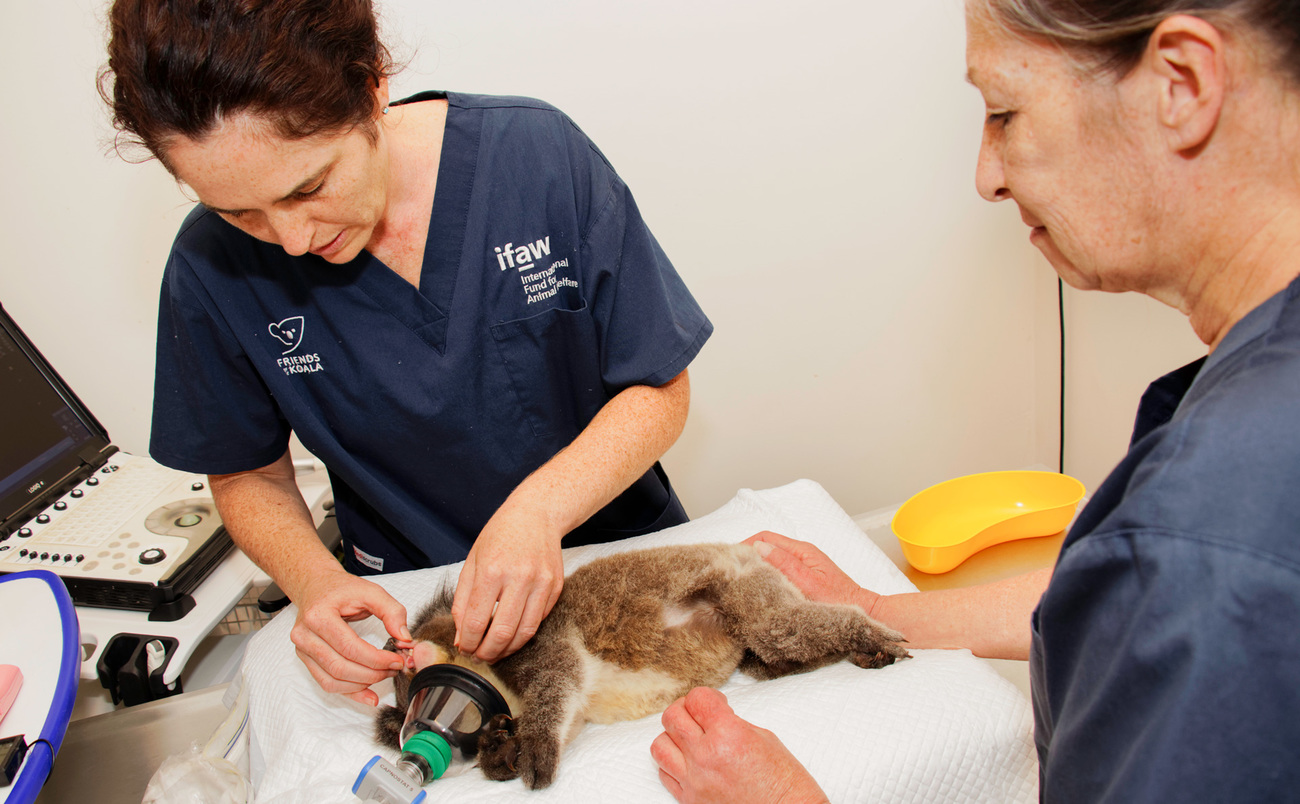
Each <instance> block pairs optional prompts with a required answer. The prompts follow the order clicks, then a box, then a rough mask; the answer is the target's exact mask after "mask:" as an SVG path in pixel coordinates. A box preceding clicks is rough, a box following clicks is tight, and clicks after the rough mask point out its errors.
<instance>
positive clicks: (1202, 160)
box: [652, 0, 1300, 804]
mask: <svg viewBox="0 0 1300 804" xmlns="http://www.w3.org/2000/svg"><path fill="white" fill-rule="evenodd" d="M967 63H968V66H969V78H970V80H971V82H972V83H973V84H974V85H975V86H976V87H977V88H978V89H979V90H980V92H981V93H982V95H983V96H984V100H985V103H986V105H987V108H988V116H987V119H986V120H985V123H984V137H983V144H982V147H981V149H980V158H979V165H978V169H977V172H976V184H977V186H978V189H979V192H980V194H981V195H982V196H984V198H986V199H988V200H990V201H1003V200H1008V199H1009V200H1013V201H1015V202H1016V205H1017V206H1018V207H1019V210H1020V215H1021V218H1023V220H1024V221H1025V223H1026V224H1027V225H1028V226H1029V227H1030V228H1031V230H1032V231H1031V233H1030V240H1031V241H1032V242H1033V243H1034V244H1035V245H1036V246H1037V247H1038V248H1039V249H1040V250H1041V251H1042V252H1043V254H1044V256H1046V257H1047V259H1048V261H1049V262H1050V263H1051V265H1052V267H1053V268H1054V269H1055V270H1056V271H1057V273H1058V274H1060V276H1061V277H1062V278H1064V280H1065V281H1066V282H1068V283H1070V285H1071V286H1073V287H1076V288H1086V289H1098V290H1107V291H1114V292H1118V291H1137V292H1139V293H1145V294H1147V295H1149V296H1151V297H1153V298H1155V299H1158V300H1160V301H1162V302H1164V303H1166V304H1169V305H1171V306H1173V307H1175V308H1177V309H1179V310H1180V311H1182V312H1183V313H1185V314H1186V315H1187V317H1188V320H1189V322H1190V324H1191V326H1192V329H1193V330H1194V331H1195V332H1196V334H1197V335H1198V336H1199V337H1200V338H1201V340H1202V341H1204V342H1205V344H1206V345H1207V347H1208V356H1207V357H1204V358H1202V359H1200V360H1198V361H1196V362H1195V363H1192V364H1191V365H1189V366H1185V367H1183V368H1181V369H1178V370H1177V371H1174V372H1172V373H1171V374H1169V375H1167V376H1166V377H1163V378H1161V379H1160V380H1157V381H1156V382H1155V383H1153V384H1152V385H1151V387H1150V389H1149V390H1148V391H1147V392H1146V394H1145V395H1144V396H1143V398H1142V402H1141V405H1140V407H1139V410H1138V415H1137V421H1136V426H1135V428H1134V431H1133V437H1132V441H1131V445H1130V448H1129V452H1128V454H1127V455H1126V456H1125V457H1124V459H1123V460H1122V461H1121V462H1120V463H1119V465H1118V466H1117V467H1116V469H1115V470H1114V471H1113V472H1112V473H1111V475H1110V476H1109V477H1108V478H1107V479H1106V481H1105V482H1104V483H1103V484H1102V485H1101V487H1100V488H1098V489H1097V491H1096V493H1095V495H1094V496H1093V498H1092V499H1091V501H1090V502H1089V504H1088V505H1087V507H1086V508H1085V509H1084V510H1083V511H1082V512H1081V513H1080V515H1079V517H1078V519H1077V521H1076V522H1075V524H1074V526H1073V527H1072V528H1071V530H1070V533H1069V535H1068V536H1067V537H1066V540H1065V542H1064V545H1063V547H1062V550H1061V554H1060V556H1059V558H1058V560H1057V563H1056V566H1055V568H1054V570H1052V571H1044V572H1040V573H1035V574H1033V575H1027V576H1022V577H1019V578H1014V579H1010V580H1007V581H1004V582H1001V583H997V584H992V585H988V586H982V587H972V588H967V589H958V590H949V591H944V592H933V593H914V594H910V595H897V596H885V597H882V596H878V595H875V594H873V593H871V592H869V591H867V590H864V589H861V588H859V587H858V585H857V584H855V583H854V582H853V581H852V580H851V579H849V578H848V577H846V576H845V575H844V573H843V572H841V571H840V570H838V568H836V567H835V566H834V564H832V563H831V562H830V561H829V560H828V559H827V558H826V556H825V555H823V554H822V553H821V552H820V551H818V550H817V549H816V548H814V547H812V546H811V545H808V544H804V543H801V542H795V541H792V540H789V539H785V538H783V537H779V536H776V535H772V534H760V535H759V536H757V537H755V540H757V541H759V542H761V543H762V544H763V545H764V546H762V547H760V549H761V550H764V551H766V554H767V557H768V560H769V561H771V562H772V563H773V564H775V565H776V566H777V567H779V568H781V569H782V570H783V571H784V572H786V574H787V575H789V576H790V577H791V579H792V580H794V582H795V583H796V584H797V585H799V586H800V587H801V588H802V589H803V590H804V591H805V593H806V594H808V595H809V596H810V597H813V598H816V599H819V600H832V601H839V602H845V603H851V604H856V605H860V606H862V607H863V608H864V609H866V610H867V611H868V612H869V613H870V614H871V615H872V616H873V617H875V618H877V619H879V620H881V621H882V622H887V623H889V624H890V625H891V626H892V627H895V628H897V629H898V630H899V631H901V632H902V633H903V634H905V635H906V636H907V638H908V641H909V642H910V647H914V648H969V649H971V650H972V651H974V652H975V653H976V654H977V655H981V656H989V657H998V658H1026V657H1028V658H1029V659H1030V670H1031V688H1032V692H1033V703H1034V712H1035V739H1036V742H1037V745H1038V755H1039V760H1040V764H1039V768H1040V796H1041V797H1042V799H1043V800H1044V801H1050V802H1090V803H1095V802H1106V801H1124V802H1130V801H1131V802H1144V804H1150V802H1161V801H1171V802H1174V801H1177V802H1186V801H1231V802H1276V801H1291V800H1295V798H1296V797H1297V795H1298V794H1297V791H1298V790H1300V763H1298V762H1296V757H1295V754H1296V746H1297V745H1300V683H1297V679H1300V639H1297V638H1296V636H1295V634H1296V633H1297V632H1298V631H1300V494H1297V489H1300V280H1298V279H1297V277H1298V276H1300V159H1298V158H1297V154H1300V82H1298V79H1300V2H1296V0H1222V2H1213V1H1212V0H1146V1H1145V2H1137V1H1134V2H1122V1H1117V0H1107V1H1103V0H968V2H967ZM663 724H664V729H665V731H664V734H662V735H660V737H659V738H658V739H657V740H656V741H655V743H654V745H653V747H652V754H653V756H654V758H655V760H656V762H658V764H659V767H660V769H661V774H660V775H661V779H662V780H663V782H664V784H665V785H666V786H667V787H668V789H669V790H670V791H672V792H673V794H674V795H676V796H677V798H678V799H680V800H681V801H684V802H702V801H734V800H736V799H737V796H736V793H735V791H737V790H744V791H745V794H744V796H743V798H744V800H746V801H748V802H772V801H785V802H792V801H799V802H805V801H824V800H825V796H824V795H823V794H822V792H821V791H820V790H819V789H818V787H817V784H816V782H815V781H813V780H812V779H811V778H810V777H809V776H808V775H807V773H806V772H805V771H804V770H803V769H802V768H801V767H800V766H799V765H798V763H797V762H796V761H795V760H794V759H793V757H791V755H790V754H789V752H788V751H786V750H785V749H784V747H783V746H782V745H781V744H780V742H779V741H778V740H777V738H776V736H775V735H773V734H772V733H771V732H768V731H765V730H762V729H757V728H755V727H754V726H752V725H750V724H748V723H746V722H745V721H743V720H741V719H740V718H738V717H736V715H735V714H734V713H733V712H732V711H731V710H730V708H729V707H728V706H727V704H726V701H725V699H723V698H722V696H721V694H720V693H717V692H716V691H713V690H702V689H701V690H694V691H692V692H691V694H690V695H689V696H687V697H686V698H685V699H683V700H682V701H679V702H677V703H675V704H674V705H673V706H672V707H670V708H669V709H668V711H667V712H665V714H664V716H663Z"/></svg>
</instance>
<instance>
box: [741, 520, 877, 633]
mask: <svg viewBox="0 0 1300 804" xmlns="http://www.w3.org/2000/svg"><path fill="white" fill-rule="evenodd" d="M745 544H752V545H754V547H755V549H757V550H758V553H759V555H761V556H763V558H764V559H765V560H766V561H767V563H769V564H771V565H772V566H774V567H776V568H777V569H779V570H781V573H782V574H783V575H785V576H786V577H787V578H789V579H790V581H791V582H792V583H793V584H794V585H795V586H797V587H799V591H801V592H803V594H804V597H806V598H808V599H809V600H814V601H817V602H820V603H848V604H850V605H854V606H859V607H861V608H862V610H863V611H865V612H866V613H867V614H869V615H870V614H872V610H873V609H874V608H875V606H876V604H877V602H878V601H879V600H880V595H877V594H876V593H875V592H872V591H870V590H868V589H863V588H862V587H861V586H859V585H858V584H857V582H856V581H854V580H853V579H852V578H850V577H849V576H848V575H847V574H845V572H844V570H842V569H840V568H839V567H838V566H836V565H835V562H834V561H831V560H830V559H829V558H827V557H826V554H825V553H823V552H822V551H821V550H819V549H817V548H816V547H814V546H813V545H811V544H809V543H808V542H801V541H799V540H797V539H791V538H789V537H788V536H782V535H781V534H779V533H772V532H771V531H763V532H762V533H756V534H754V535H753V536H750V537H749V538H748V539H746V540H745Z"/></svg>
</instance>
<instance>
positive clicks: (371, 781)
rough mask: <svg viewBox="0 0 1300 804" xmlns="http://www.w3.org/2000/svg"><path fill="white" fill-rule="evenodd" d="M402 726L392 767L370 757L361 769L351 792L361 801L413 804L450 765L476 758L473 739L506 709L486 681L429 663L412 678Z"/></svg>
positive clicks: (506, 712) (507, 713)
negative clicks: (396, 754)
mask: <svg viewBox="0 0 1300 804" xmlns="http://www.w3.org/2000/svg"><path fill="white" fill-rule="evenodd" d="M408 692H409V696H410V704H409V705H408V706H407V708H406V720H405V722H403V723H402V731H401V736H400V738H399V741H400V743H401V746H402V753H401V756H399V757H398V758H397V764H395V765H394V764H393V763H391V762H389V761H387V760H386V759H384V758H383V757H378V756H376V757H375V758H374V759H372V760H370V762H368V763H366V766H365V767H364V768H362V769H361V775H360V776H358V777H357V781H356V784H354V785H352V792H353V793H355V794H356V795H357V797H358V798H360V799H361V800H362V801H375V802H379V804H418V802H421V801H423V800H424V795H425V794H424V791H423V790H422V789H421V788H422V787H424V786H425V785H426V784H428V783H429V782H431V781H433V780H434V779H437V778H438V777H440V776H442V774H443V773H445V772H446V770H447V768H448V767H449V766H450V765H451V763H452V762H453V761H461V762H463V761H466V760H471V759H473V758H474V757H476V756H477V755H478V742H479V738H480V737H481V736H482V735H483V734H484V733H485V732H486V731H487V726H488V722H489V721H490V720H492V718H493V717H494V716H496V715H505V716H506V717H509V716H510V707H509V706H508V705H507V704H506V700H505V698H502V697H501V693H499V692H497V689H496V687H493V686H492V685H491V684H490V683H489V682H488V681H487V679H485V678H483V677H482V676H480V675H479V674H478V673H475V672H474V671H472V670H468V669H466V668H464V667H460V666H459V665H454V664H432V665H429V666H428V667H426V668H424V669H423V670H421V671H420V672H418V673H416V674H415V678H413V679H411V685H410V687H409V689H408Z"/></svg>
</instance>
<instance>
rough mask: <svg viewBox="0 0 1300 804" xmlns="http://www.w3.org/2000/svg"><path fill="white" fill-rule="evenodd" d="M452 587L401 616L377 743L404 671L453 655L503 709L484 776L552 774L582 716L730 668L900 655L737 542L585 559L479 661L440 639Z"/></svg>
mask: <svg viewBox="0 0 1300 804" xmlns="http://www.w3.org/2000/svg"><path fill="white" fill-rule="evenodd" d="M452 591H453V590H451V589H443V590H442V591H441V592H440V593H439V594H438V595H437V596H436V597H435V599H434V600H433V601H432V602H431V603H429V604H428V605H427V606H426V607H425V609H424V610H423V611H422V612H421V613H420V614H419V616H418V617H417V618H416V619H415V621H414V622H413V623H412V624H411V637H412V640H413V641H414V642H415V643H416V647H415V648H414V649H413V653H414V655H415V656H416V658H417V660H416V662H415V665H416V666H415V667H414V668H408V670H407V671H406V672H405V673H402V674H399V675H398V676H397V677H396V678H395V679H394V682H395V684H394V686H395V689H396V706H385V707H381V711H380V712H379V714H378V716H377V718H376V725H375V736H376V739H377V740H378V741H379V742H380V743H382V744H383V745H385V746H388V747H389V748H393V749H398V748H399V746H398V739H399V733H400V731H401V728H402V722H403V720H404V718H405V715H406V708H407V703H408V700H409V698H408V688H409V685H410V680H411V678H412V677H413V676H414V674H415V672H417V671H419V670H421V669H423V668H424V667H425V666H427V665H429V664H433V663H437V662H450V663H454V664H458V665H461V666H463V667H467V668H469V669H471V670H473V671H474V672H476V673H478V674H479V675H481V676H483V677H484V678H486V679H487V680H488V681H490V682H491V683H492V684H493V685H494V686H495V687H496V688H497V689H498V690H499V691H500V692H501V693H502V695H503V696H504V697H505V699H506V701H507V703H509V705H510V711H511V712H512V713H513V715H514V716H513V717H512V718H507V717H505V716H500V715H499V716H497V717H496V718H494V719H493V720H492V721H491V722H490V723H489V724H488V725H489V727H488V729H487V730H486V733H485V734H484V736H483V737H482V738H481V739H480V741H479V753H478V764H479V767H480V768H481V769H482V771H483V773H484V775H485V776H487V777H488V778H489V779H495V780H502V781H505V780H509V779H515V778H519V777H522V779H523V781H524V784H526V785H527V786H528V787H530V788H532V789H538V788H543V787H546V786H547V785H549V784H551V782H552V781H553V780H554V779H555V773H556V768H557V766H558V765H559V761H560V754H561V752H562V751H563V749H564V746H565V745H567V744H568V743H569V741H570V740H572V739H573V737H574V736H575V735H576V734H577V733H578V731H580V730H581V729H582V727H583V726H584V725H585V724H587V723H612V722H615V721H621V720H634V719H637V718H641V717H644V716H646V715H650V714H653V713H655V712H660V711H663V710H664V709H666V708H667V707H668V705H669V704H671V703H672V702H673V701H674V700H676V699H677V698H679V697H681V696H682V695H685V694H686V693H687V692H689V691H690V690H691V689H692V688H694V687H697V686H710V687H718V686H721V685H722V684H723V683H724V682H725V681H726V680H727V679H728V678H729V677H730V676H731V674H732V673H733V672H734V671H735V670H736V669H740V670H741V671H742V672H744V673H747V674H748V675H750V676H753V677H755V678H758V679H771V678H777V677H779V676H785V675H790V674H793V673H803V672H806V671H809V670H813V669H816V668H818V667H822V666H824V665H827V664H831V663H833V662H837V661H839V660H841V659H844V658H847V659H849V660H850V661H851V662H853V663H854V664H856V665H858V666H859V667H863V668H879V667H884V666H886V665H889V664H893V662H894V661H895V660H896V659H905V658H908V656H909V654H908V652H907V650H906V649H905V648H904V647H903V643H904V641H905V640H904V639H903V636H902V635H901V634H899V633H897V632H896V631H893V630H891V629H889V628H887V627H885V626H884V625H881V624H880V623H878V622H876V621H875V620H873V619H871V618H870V617H868V616H867V615H866V613H865V612H863V611H862V610H861V609H860V608H858V607H856V606H850V605H840V604H830V603H817V602H813V601H809V600H807V599H806V598H805V597H804V596H803V595H802V593H800V591H799V590H798V588H796V587H795V586H794V584H792V583H790V581H789V580H788V579H787V578H786V577H785V576H784V575H782V574H781V572H780V571H779V570H777V569H776V568H774V567H773V566H771V565H770V564H768V563H767V562H766V561H764V560H763V559H762V557H761V556H760V555H759V554H758V551H757V550H755V549H754V548H753V547H752V546H750V545H746V544H699V545H685V546H673V547H658V548H652V549H648V550H637V551H630V552H626V553H620V554H617V555H612V556H607V557H604V558H600V559H597V560H595V561H592V562H591V563H589V564H586V565H584V566H582V567H580V568H578V569H577V570H575V571H574V572H573V573H572V574H571V575H570V576H569V577H568V578H567V579H566V580H565V583H564V589H563V591H562V592H561V593H560V597H559V599H558V600H557V601H556V604H555V607H554V608H553V609H552V610H551V612H550V614H549V615H547V617H546V618H545V619H544V620H543V621H542V623H541V626H540V627H539V628H538V631H537V634H536V635H535V636H534V637H533V638H532V639H531V640H530V641H529V642H528V643H527V644H525V645H524V646H523V647H522V648H521V649H520V650H519V651H517V652H516V653H514V654H511V655H510V656H507V657H505V658H503V659H500V660H498V661H496V662H494V663H492V664H488V663H485V662H481V661H478V660H476V659H474V658H473V657H469V656H464V655H461V654H460V652H459V651H458V650H457V649H456V648H455V647H454V646H453V641H454V639H455V635H456V626H455V623H454V622H453V621H452V616H451V602H452ZM388 647H389V649H390V650H391V649H393V644H392V641H391V640H390V642H389V646H388ZM408 664H409V663H408Z"/></svg>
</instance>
